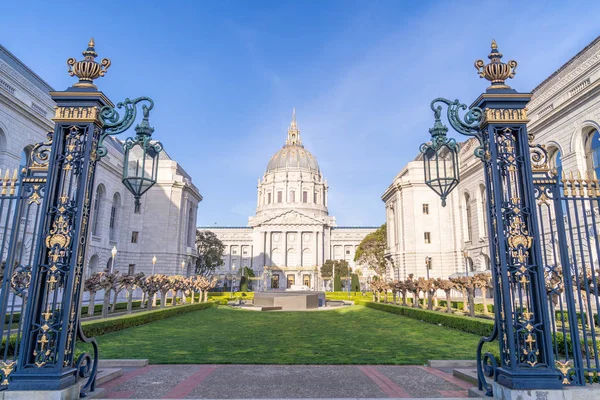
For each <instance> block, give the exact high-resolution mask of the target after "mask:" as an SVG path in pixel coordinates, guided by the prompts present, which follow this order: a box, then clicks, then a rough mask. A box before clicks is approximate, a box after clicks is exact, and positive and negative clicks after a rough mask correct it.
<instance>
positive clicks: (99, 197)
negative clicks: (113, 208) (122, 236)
mask: <svg viewBox="0 0 600 400" xmlns="http://www.w3.org/2000/svg"><path fill="white" fill-rule="evenodd" d="M104 195H105V190H104V185H98V187H97V188H96V194H95V196H94V215H93V221H92V235H94V236H100V210H101V209H102V203H103V201H104Z"/></svg>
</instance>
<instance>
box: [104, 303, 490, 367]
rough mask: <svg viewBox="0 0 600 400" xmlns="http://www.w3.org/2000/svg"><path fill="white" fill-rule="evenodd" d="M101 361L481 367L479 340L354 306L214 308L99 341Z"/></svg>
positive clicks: (473, 336)
mask: <svg viewBox="0 0 600 400" xmlns="http://www.w3.org/2000/svg"><path fill="white" fill-rule="evenodd" d="M97 339H98V342H99V345H100V358H103V359H112V358H148V359H149V360H150V363H153V364H171V363H172V364H186V363H207V364H210V363H215V364H230V363H231V364H424V363H426V362H427V360H433V359H475V349H476V346H477V342H478V341H479V337H478V336H475V335H472V334H468V333H463V332H460V331H456V330H453V329H449V328H444V327H439V326H437V325H431V324H427V323H423V322H420V321H417V320H414V319H410V318H406V317H402V316H399V315H394V314H390V313H386V312H383V311H378V310H373V309H369V308H365V307H362V306H354V307H351V308H344V309H339V310H331V311H313V312H271V313H264V312H263V313H261V312H254V311H245V310H237V309H231V308H228V307H219V308H211V309H208V310H204V311H198V312H192V313H189V314H185V315H181V316H177V317H172V318H168V319H165V320H161V321H157V322H153V323H150V324H147V325H143V326H138V327H135V328H129V329H126V330H123V331H119V332H114V333H109V334H106V335H103V336H100V337H98V338H97Z"/></svg>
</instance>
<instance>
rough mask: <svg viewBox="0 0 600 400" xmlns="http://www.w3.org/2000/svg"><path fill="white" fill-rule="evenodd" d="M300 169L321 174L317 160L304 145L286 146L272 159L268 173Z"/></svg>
mask: <svg viewBox="0 0 600 400" xmlns="http://www.w3.org/2000/svg"><path fill="white" fill-rule="evenodd" d="M286 168H299V169H305V170H309V171H311V172H315V173H320V171H319V164H318V163H317V159H316V158H315V157H314V156H313V155H312V154H311V153H310V152H309V151H308V150H305V149H304V146H302V145H287V144H286V145H285V146H283V148H282V149H281V150H279V151H278V152H277V153H275V154H274V155H273V157H271V160H269V165H267V172H272V171H275V170H277V169H286Z"/></svg>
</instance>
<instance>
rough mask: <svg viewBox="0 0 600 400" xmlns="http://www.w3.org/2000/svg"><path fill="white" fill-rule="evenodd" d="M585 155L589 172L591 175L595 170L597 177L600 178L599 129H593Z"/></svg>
mask: <svg viewBox="0 0 600 400" xmlns="http://www.w3.org/2000/svg"><path fill="white" fill-rule="evenodd" d="M585 156H586V157H585V158H586V162H587V168H588V174H590V175H591V174H592V171H594V172H595V173H596V177H597V178H600V132H598V131H597V130H595V131H593V132H592V133H591V134H590V135H589V137H588V142H587V146H586V154H585Z"/></svg>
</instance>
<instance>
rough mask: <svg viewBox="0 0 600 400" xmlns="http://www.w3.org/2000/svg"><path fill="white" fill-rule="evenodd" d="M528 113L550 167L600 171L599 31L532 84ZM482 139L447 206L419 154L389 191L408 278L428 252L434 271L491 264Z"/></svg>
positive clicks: (397, 250)
mask: <svg viewBox="0 0 600 400" xmlns="http://www.w3.org/2000/svg"><path fill="white" fill-rule="evenodd" d="M527 116H528V118H529V120H530V121H529V123H528V124H527V129H528V132H529V134H531V135H533V136H534V139H533V144H542V145H544V146H545V148H546V150H547V151H548V155H549V164H550V165H549V166H550V168H555V169H556V170H557V172H558V173H559V174H561V175H562V173H563V172H565V173H566V174H567V175H569V174H570V173H572V174H573V176H575V177H577V176H578V174H579V175H580V176H582V177H591V176H593V175H594V174H595V176H596V177H600V133H599V132H600V37H598V38H596V39H595V40H594V41H592V42H591V43H590V44H589V45H588V46H586V47H585V48H584V49H583V50H581V51H580V52H579V53H578V54H577V55H575V56H574V57H573V58H572V59H570V60H569V61H568V62H567V63H566V64H564V65H563V66H562V67H561V68H559V69H558V70H557V71H556V72H554V73H553V74H552V75H551V76H549V77H548V78H547V79H545V80H544V81H543V82H542V83H541V84H540V85H538V86H537V87H536V88H535V89H533V96H532V98H531V101H530V102H529V104H528V106H527ZM456 136H459V135H458V134H456ZM456 136H455V137H456ZM476 146H477V140H476V139H469V140H467V141H466V142H464V143H461V145H460V153H459V162H460V164H459V165H460V183H459V184H458V186H457V187H456V188H455V189H454V191H453V192H452V193H451V194H450V196H449V198H448V200H447V205H446V207H442V206H441V202H440V200H439V198H438V197H437V195H436V194H435V193H434V192H433V191H432V190H431V189H429V188H428V187H427V186H426V185H425V182H424V175H423V161H422V158H421V156H420V155H419V156H417V157H416V159H415V160H414V161H412V162H409V163H408V165H407V166H406V167H404V168H403V169H402V171H400V173H399V174H398V175H397V176H396V177H395V178H394V180H393V182H392V184H391V185H390V186H389V187H388V188H387V190H386V191H385V193H384V194H383V196H382V200H383V202H384V203H385V207H386V215H387V221H388V250H387V257H388V259H389V260H390V265H391V268H397V269H398V270H399V271H402V274H401V275H400V277H401V279H404V277H405V276H406V275H407V274H409V273H413V274H415V275H416V276H425V275H426V273H427V269H426V267H425V261H424V260H425V257H427V256H429V257H431V260H432V261H431V269H430V270H429V273H430V275H431V276H435V277H444V278H446V277H448V276H449V275H453V274H454V275H465V274H466V273H476V272H479V271H485V270H488V269H490V258H489V250H488V249H489V241H488V233H487V232H488V226H487V211H486V206H487V199H486V190H485V179H484V173H483V165H482V163H481V161H480V160H479V159H478V158H476V157H475V155H474V154H473V150H474V149H475V147H476ZM595 212H596V213H597V210H595ZM390 226H393V227H394V228H393V229H390ZM427 233H429V239H428V238H427ZM392 273H393V271H392V272H390V274H392Z"/></svg>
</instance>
